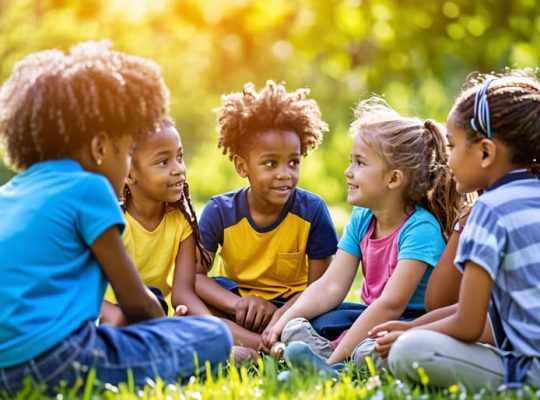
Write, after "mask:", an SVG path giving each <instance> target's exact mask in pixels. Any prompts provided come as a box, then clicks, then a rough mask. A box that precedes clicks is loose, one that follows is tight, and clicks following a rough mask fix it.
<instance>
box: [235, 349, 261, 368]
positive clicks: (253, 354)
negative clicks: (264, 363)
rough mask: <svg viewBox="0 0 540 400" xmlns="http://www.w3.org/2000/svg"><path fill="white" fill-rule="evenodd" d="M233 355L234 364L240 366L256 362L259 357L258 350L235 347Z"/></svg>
mask: <svg viewBox="0 0 540 400" xmlns="http://www.w3.org/2000/svg"><path fill="white" fill-rule="evenodd" d="M232 353H233V356H234V364H235V365H236V366H240V365H242V364H245V363H248V362H255V361H257V358H258V357H259V353H258V352H257V350H255V349H252V348H250V347H243V346H233V348H232Z"/></svg>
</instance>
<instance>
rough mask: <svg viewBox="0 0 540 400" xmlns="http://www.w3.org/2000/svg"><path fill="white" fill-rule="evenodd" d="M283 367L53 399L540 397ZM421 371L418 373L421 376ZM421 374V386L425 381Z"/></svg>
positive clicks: (67, 392) (262, 365)
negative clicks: (284, 376) (333, 376)
mask: <svg viewBox="0 0 540 400" xmlns="http://www.w3.org/2000/svg"><path fill="white" fill-rule="evenodd" d="M283 369H284V366H283V365H282V364H280V363H276V362H275V361H274V360H273V359H271V358H270V357H267V356H264V357H261V358H260V359H259V361H258V363H257V364H255V365H248V366H242V367H240V368H239V369H238V368H234V367H225V368H224V369H223V370H220V372H219V373H218V374H217V376H205V377H193V378H192V379H191V380H190V382H189V383H188V384H186V385H170V384H169V385H167V384H164V383H163V382H161V381H157V382H151V381H149V383H148V384H147V385H146V386H145V387H144V388H136V387H134V385H133V383H130V382H126V383H123V384H120V385H118V386H112V385H103V384H101V383H100V382H97V381H96V380H95V379H94V377H93V376H92V374H90V376H89V378H88V380H87V381H86V383H83V382H81V383H80V386H79V387H76V388H61V389H60V390H59V392H58V394H57V395H56V396H52V397H50V398H56V399H58V400H63V399H84V400H90V399H138V398H143V399H159V400H161V399H164V400H165V399H166V400H169V399H179V400H188V399H196V400H201V399H217V400H228V399H234V400H236V399H238V400H240V399H242V400H243V399H245V400H249V399H279V400H281V399H283V400H285V399H295V400H302V399H310V400H317V399H320V400H334V399H372V400H382V399H406V400H409V399H446V398H449V399H458V400H461V399H474V400H481V399H507V398H512V399H538V398H540V390H538V391H535V390H533V389H530V388H524V389H522V390H519V391H515V392H503V393H496V394H494V393H491V392H489V391H487V390H480V391H478V392H476V393H472V392H469V391H467V390H466V389H465V388H464V387H462V386H460V385H452V386H451V387H449V388H445V389H438V390H434V389H430V388H429V387H428V386H426V385H419V386H412V385H408V384H406V383H403V382H401V381H398V380H396V379H394V378H393V377H392V376H390V375H389V374H387V373H386V372H385V371H375V370H374V369H371V370H368V369H365V370H361V371H358V370H356V369H355V368H354V367H353V366H352V365H347V367H346V369H345V372H344V373H343V374H342V375H341V376H340V377H339V378H338V379H337V380H323V379H320V378H319V377H318V376H317V375H316V374H315V373H310V372H309V371H299V370H295V371H292V373H291V376H290V378H291V379H289V380H288V381H286V382H280V381H279V380H278V379H277V374H278V373H279V372H280V371H281V370H283ZM421 372H422V371H420V373H421ZM423 376H424V379H423V381H424V383H425V384H428V383H429V378H428V377H427V376H425V374H424V375H423ZM46 397H47V396H45V395H44V394H43V388H41V389H40V388H37V389H36V388H35V387H33V386H32V385H31V384H28V385H27V387H26V388H25V389H23V390H21V391H20V392H19V394H18V396H16V398H17V399H42V398H46Z"/></svg>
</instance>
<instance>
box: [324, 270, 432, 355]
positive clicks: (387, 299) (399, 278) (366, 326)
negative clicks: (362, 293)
mask: <svg viewBox="0 0 540 400" xmlns="http://www.w3.org/2000/svg"><path fill="white" fill-rule="evenodd" d="M426 268H427V264H426V263H424V262H422V261H418V260H400V261H398V263H397V265H396V269H395V270H394V272H393V274H392V276H391V277H390V279H389V280H388V282H387V284H386V286H385V288H384V290H383V292H382V293H381V295H380V296H379V298H377V299H376V300H375V301H374V302H373V303H371V304H370V305H369V306H368V307H367V308H366V310H365V311H364V312H363V313H362V314H361V315H360V316H359V317H358V319H357V320H356V321H355V322H354V324H353V325H352V327H351V328H350V329H349V331H348V332H347V334H346V335H345V337H344V338H343V340H342V341H341V343H340V344H339V345H338V347H337V348H336V349H335V350H334V353H332V355H331V356H330V358H329V359H328V363H329V364H334V363H337V362H339V361H342V360H344V359H346V358H347V357H349V356H350V355H351V354H352V352H353V350H354V348H355V347H356V346H357V345H358V344H359V343H360V342H361V341H362V340H364V339H366V338H368V337H369V333H368V332H369V331H370V330H371V328H373V327H374V326H375V325H377V324H380V323H382V322H385V321H389V320H394V319H397V318H399V317H400V316H401V314H403V311H404V310H405V308H406V307H407V304H408V302H409V301H410V299H411V297H412V296H413V294H414V292H415V291H416V288H417V287H418V285H419V283H420V281H421V280H422V277H423V276H424V272H425V271H426Z"/></svg>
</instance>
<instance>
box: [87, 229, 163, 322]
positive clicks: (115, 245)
mask: <svg viewBox="0 0 540 400" xmlns="http://www.w3.org/2000/svg"><path fill="white" fill-rule="evenodd" d="M91 249H92V253H94V255H95V257H96V259H97V260H98V262H99V264H100V265H101V268H102V269H103V272H104V273H105V275H106V276H107V278H108V279H109V282H110V283H111V286H112V288H113V290H114V293H115V295H116V298H117V299H118V305H119V306H120V308H121V309H122V312H123V313H124V315H125V316H126V318H127V319H129V320H130V321H132V322H135V321H142V320H146V319H150V318H157V317H164V316H165V313H164V312H163V309H162V308H161V305H160V304H159V301H158V300H157V298H156V297H155V296H154V295H153V294H152V292H150V291H149V290H148V289H147V288H146V286H145V285H144V284H143V282H142V280H141V277H140V276H139V273H138V272H137V270H136V269H135V266H134V265H133V262H132V261H131V259H130V258H129V255H128V253H127V251H126V249H125V247H124V243H123V242H122V238H121V237H120V233H119V231H118V227H116V226H111V227H110V228H109V229H107V230H106V231H105V232H103V233H102V234H101V236H99V237H98V238H97V239H96V241H95V242H94V243H93V244H92V246H91Z"/></svg>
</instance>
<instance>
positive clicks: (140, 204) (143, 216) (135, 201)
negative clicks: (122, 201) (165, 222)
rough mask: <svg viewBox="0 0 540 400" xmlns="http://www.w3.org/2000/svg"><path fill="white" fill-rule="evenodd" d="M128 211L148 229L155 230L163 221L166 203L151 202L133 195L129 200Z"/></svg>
mask: <svg viewBox="0 0 540 400" xmlns="http://www.w3.org/2000/svg"><path fill="white" fill-rule="evenodd" d="M126 210H127V212H129V214H130V215H131V216H132V217H133V218H135V219H136V220H137V221H138V222H139V223H140V224H141V225H143V226H144V227H145V228H146V229H148V230H154V229H155V228H156V227H157V226H158V225H159V223H160V222H161V220H162V219H163V214H164V211H165V202H163V201H155V200H151V199H148V198H146V197H144V196H137V195H133V193H132V194H131V196H130V197H129V198H128V201H127V205H126Z"/></svg>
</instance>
